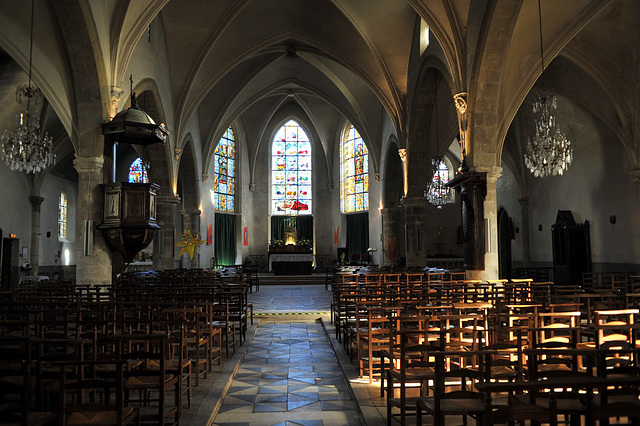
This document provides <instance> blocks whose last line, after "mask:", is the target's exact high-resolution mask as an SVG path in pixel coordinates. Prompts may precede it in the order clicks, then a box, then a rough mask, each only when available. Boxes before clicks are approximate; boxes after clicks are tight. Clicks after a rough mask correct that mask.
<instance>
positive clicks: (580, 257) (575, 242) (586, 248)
mask: <svg viewBox="0 0 640 426" xmlns="http://www.w3.org/2000/svg"><path fill="white" fill-rule="evenodd" d="M551 235H552V238H553V277H554V282H555V283H556V284H577V285H580V284H582V274H583V273H585V272H591V236H590V231H589V221H588V220H585V221H584V223H576V221H575V220H574V218H573V214H572V213H571V211H569V210H558V216H557V217H556V223H555V224H554V225H553V226H552V227H551Z"/></svg>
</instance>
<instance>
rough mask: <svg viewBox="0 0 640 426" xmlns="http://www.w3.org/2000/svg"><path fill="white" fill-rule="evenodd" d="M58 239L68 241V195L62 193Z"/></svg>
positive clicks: (59, 204) (59, 201)
mask: <svg viewBox="0 0 640 426" xmlns="http://www.w3.org/2000/svg"><path fill="white" fill-rule="evenodd" d="M58 238H59V239H61V240H66V239H67V194H65V193H64V192H61V193H60V198H59V199H58Z"/></svg>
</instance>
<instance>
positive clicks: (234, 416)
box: [181, 285, 386, 426]
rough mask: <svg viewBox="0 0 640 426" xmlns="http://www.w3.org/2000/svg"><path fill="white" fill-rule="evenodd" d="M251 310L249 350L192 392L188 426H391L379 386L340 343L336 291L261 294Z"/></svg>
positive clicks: (280, 288)
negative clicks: (333, 309)
mask: <svg viewBox="0 0 640 426" xmlns="http://www.w3.org/2000/svg"><path fill="white" fill-rule="evenodd" d="M249 302H250V303H253V310H254V325H252V326H250V327H249V330H248V332H247V342H245V343H244V344H243V345H242V346H240V347H239V348H238V351H237V353H236V354H235V355H233V356H231V357H230V358H223V362H222V365H220V366H214V371H213V372H212V373H210V375H209V378H208V379H206V380H203V381H201V386H198V387H197V388H195V389H194V404H193V405H192V408H190V409H186V410H184V411H183V419H182V420H184V424H186V425H190V426H208V425H211V424H213V425H218V426H228V425H234V426H240V425H248V426H256V425H258V426H271V425H283V426H284V425H313V426H315V425H324V426H339V425H368V426H377V425H383V424H386V421H385V420H384V411H385V408H384V402H383V400H381V399H380V398H379V396H378V392H379V384H375V383H374V384H373V385H370V384H369V383H368V380H362V379H359V378H358V377H357V376H358V372H357V369H356V368H355V367H354V366H353V364H351V362H350V360H349V356H348V355H347V354H346V352H345V351H344V350H343V349H342V346H341V344H340V343H339V342H338V341H337V340H336V339H335V331H334V329H333V326H332V325H331V318H330V306H331V291H330V290H326V289H325V288H324V285H269V286H261V287H260V290H259V291H254V292H253V293H251V294H249ZM381 402H382V405H381ZM181 423H183V422H182V421H181Z"/></svg>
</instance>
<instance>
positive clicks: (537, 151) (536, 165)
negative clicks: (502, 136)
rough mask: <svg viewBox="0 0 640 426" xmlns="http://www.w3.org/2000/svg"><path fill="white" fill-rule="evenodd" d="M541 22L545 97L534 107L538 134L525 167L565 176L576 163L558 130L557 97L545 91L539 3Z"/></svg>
mask: <svg viewBox="0 0 640 426" xmlns="http://www.w3.org/2000/svg"><path fill="white" fill-rule="evenodd" d="M538 18H539V21H538V23H539V25H540V59H541V64H542V65H541V67H542V73H541V76H542V95H540V96H539V97H538V99H536V100H535V102H534V103H533V113H534V114H535V115H536V117H537V118H536V119H535V123H536V134H535V136H534V137H533V139H531V138H529V140H528V142H527V150H526V152H525V153H524V164H525V166H526V167H527V168H528V169H529V170H530V171H531V173H533V175H534V176H535V177H545V176H551V175H553V176H556V175H562V174H564V171H565V170H567V168H568V167H569V165H570V164H571V161H572V160H573V148H572V147H571V142H570V141H569V140H567V137H566V136H565V135H564V134H563V133H562V132H561V131H560V129H559V128H558V127H557V126H556V119H555V117H554V116H553V113H552V112H553V110H555V109H556V106H557V105H556V97H555V96H554V95H552V94H549V93H547V92H546V90H544V53H543V52H544V50H543V45H542V11H541V8H540V0H538Z"/></svg>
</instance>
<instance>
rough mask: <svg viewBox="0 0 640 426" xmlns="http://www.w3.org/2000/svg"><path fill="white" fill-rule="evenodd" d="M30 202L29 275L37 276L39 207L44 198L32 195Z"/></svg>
mask: <svg viewBox="0 0 640 426" xmlns="http://www.w3.org/2000/svg"><path fill="white" fill-rule="evenodd" d="M29 201H30V202H31V259H30V260H29V262H30V263H31V273H32V274H33V275H38V267H39V266H40V206H41V205H42V202H43V201H44V198H42V197H37V196H35V195H32V196H30V197H29Z"/></svg>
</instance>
